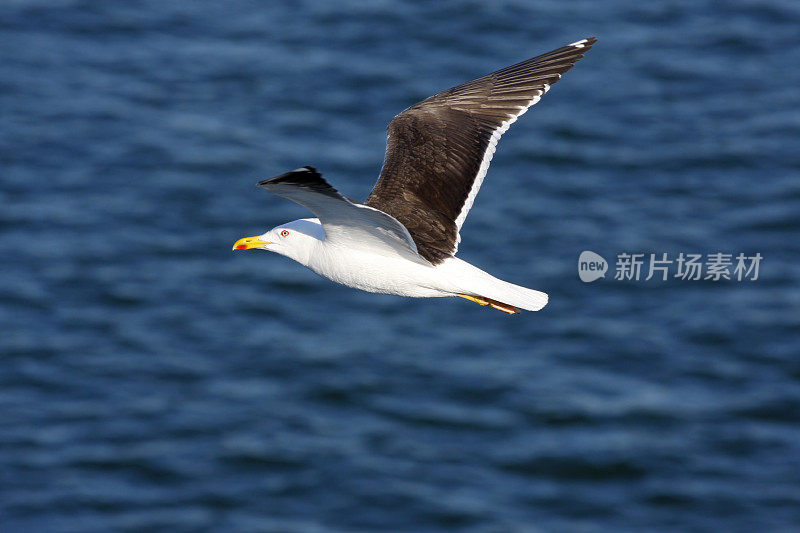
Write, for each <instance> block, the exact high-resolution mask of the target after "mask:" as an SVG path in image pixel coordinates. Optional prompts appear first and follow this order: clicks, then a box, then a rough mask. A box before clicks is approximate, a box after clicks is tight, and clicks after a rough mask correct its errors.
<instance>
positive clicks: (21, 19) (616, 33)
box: [0, 0, 800, 533]
mask: <svg viewBox="0 0 800 533" xmlns="http://www.w3.org/2000/svg"><path fill="white" fill-rule="evenodd" d="M798 28H800V4H798V3H797V2H795V1H791V0H758V1H755V0H740V1H730V2H710V1H697V2H680V1H676V0H675V1H669V0H668V1H659V2H634V1H631V0H628V1H623V0H610V1H606V2H589V1H586V0H580V1H577V2H560V1H553V0H541V1H535V2H533V1H522V0H509V1H494V2H476V1H455V0H446V1H441V2H427V3H415V2H397V1H395V2H385V1H376V2H356V1H352V0H348V1H343V2H323V1H321V0H320V1H303V2H255V1H249V0H230V1H227V2H205V1H201V2H186V1H174V0H172V1H165V0H160V1H155V0H139V1H135V2H91V1H71V0H46V1H45V0H11V1H7V2H3V3H2V5H0V531H3V532H4V533H5V532H86V533H93V532H107V531H124V532H133V531H170V532H177V531H220V532H222V531H224V532H228V531H236V532H260V531H263V532H272V531H286V532H315V531H437V532H438V531H470V532H495V531H497V532H500V531H587V532H589V531H753V530H756V529H758V530H760V531H797V530H798V528H800V357H798V355H799V354H798V352H799V351H800V283H799V282H800V269H798V266H800V214H799V213H800V150H799V149H798V146H800V90H799V89H798V87H800V32H799V31H798ZM591 35H595V36H597V37H598V38H599V41H598V43H597V45H596V46H595V48H594V49H593V50H591V52H589V53H588V54H587V56H586V57H585V58H584V60H582V61H581V62H580V63H579V64H578V65H577V66H576V67H575V68H574V69H573V70H572V71H570V72H569V73H568V74H567V75H565V76H564V78H563V80H561V81H560V82H559V83H558V84H557V85H555V86H554V87H553V90H552V91H550V92H549V93H548V94H547V96H546V97H545V98H543V100H542V101H541V102H540V103H539V104H538V105H537V106H536V107H535V108H534V109H533V110H532V111H531V112H529V113H528V114H526V115H525V116H524V117H523V118H522V119H521V120H520V121H519V122H517V123H516V124H515V125H514V127H513V128H511V130H510V131H509V132H508V133H507V134H506V135H505V136H504V137H503V140H502V142H501V143H500V145H499V149H498V151H497V154H496V155H495V159H494V162H493V164H492V167H491V169H490V172H489V175H488V176H487V179H486V181H485V183H484V186H483V189H482V190H481V194H480V195H479V196H478V199H477V201H476V204H475V207H474V209H473V211H472V213H471V214H470V217H469V219H468V220H467V222H466V224H465V226H464V228H463V232H462V242H461V250H460V252H459V255H460V257H462V258H464V259H466V260H468V261H470V262H472V263H474V264H476V265H477V266H479V267H481V268H484V269H486V270H488V271H489V272H491V273H493V274H495V275H497V276H498V277H501V278H504V279H507V280H509V281H512V282H516V283H519V284H522V285H525V286H529V287H533V288H537V289H540V290H544V291H547V292H548V293H549V294H550V304H549V305H548V307H547V308H545V310H543V311H542V312H539V313H525V314H522V315H517V316H513V317H509V316H506V315H505V314H502V313H499V312H496V311H494V310H490V309H486V308H482V307H479V306H477V305H474V304H472V303H470V302H467V301H465V300H460V299H459V300H458V301H456V300H454V299H436V300H412V299H403V298H399V297H393V296H383V295H373V294H367V293H360V292H357V291H354V290H351V289H348V288H345V287H341V286H337V285H334V284H332V283H331V282H328V281H327V280H324V279H322V278H319V277H317V276H316V275H315V274H313V273H311V272H310V271H307V270H304V269H303V268H302V267H300V266H299V265H297V264H295V263H292V262H291V261H289V260H287V259H285V258H282V257H279V256H277V255H272V254H267V253H261V252H248V253H234V252H231V245H232V244H233V242H234V241H235V240H236V239H238V238H240V237H242V236H249V235H254V234H258V233H261V232H263V231H265V230H267V229H269V228H270V227H272V226H275V225H277V224H280V223H282V222H285V221H287V220H291V219H294V218H300V217H304V216H307V213H306V212H305V211H304V210H303V209H301V208H300V207H298V206H296V205H294V204H291V203H290V202H287V201H285V200H282V199H279V198H276V197H273V196H270V195H269V194H267V193H265V192H263V191H261V190H259V189H256V188H255V187H254V183H255V182H256V181H258V180H259V179H263V178H266V177H270V176H273V175H276V174H280V173H282V172H284V171H286V170H289V169H291V168H295V167H297V166H300V165H304V164H310V165H314V166H316V167H317V168H318V169H319V170H320V171H321V172H323V174H324V175H325V176H326V177H327V179H328V180H329V181H330V182H331V183H332V184H333V185H334V186H336V187H337V188H338V189H339V190H341V191H342V192H343V193H344V194H346V195H348V196H350V197H353V198H364V197H365V196H366V194H367V193H368V191H369V190H370V188H371V186H372V184H373V183H374V181H375V179H376V178H377V175H378V172H379V170H380V166H381V162H382V159H383V150H384V143H385V127H386V124H387V123H388V121H389V120H390V119H391V117H392V116H393V115H394V114H396V113H398V112H400V111H401V110H402V109H404V108H405V107H407V106H409V105H411V104H413V103H415V102H417V101H419V100H421V99H423V98H425V97H427V96H429V95H431V94H433V93H435V92H438V91H440V90H443V89H446V88H448V87H450V86H452V85H455V84H457V83H460V82H463V81H466V80H468V79H471V78H473V77H476V76H479V75H482V74H485V73H487V72H490V71H492V70H495V69H497V68H500V67H503V66H506V65H509V64H511V63H514V62H517V61H520V60H523V59H526V58H528V57H532V56H534V55H537V54H539V53H543V52H546V51H548V50H550V49H553V48H556V47H559V46H561V45H563V44H565V43H569V42H572V41H576V40H578V39H581V38H583V37H587V36H591ZM583 250H592V251H595V252H597V253H599V254H600V255H602V256H603V257H605V258H606V259H607V260H608V261H609V262H610V263H611V267H610V270H609V272H608V273H607V275H606V278H605V279H600V280H597V281H595V282H593V283H583V282H581V281H580V280H579V278H578V274H577V258H578V255H579V254H580V252H581V251H583ZM680 252H685V253H701V254H711V253H716V252H724V253H731V254H738V253H745V254H747V255H752V254H755V253H760V254H761V255H762V256H763V261H762V263H761V265H760V272H759V279H757V280H755V281H750V280H746V281H735V280H731V281H725V280H722V281H717V282H715V281H710V280H709V281H702V280H700V281H690V280H680V279H674V278H673V279H670V280H668V281H665V282H663V281H656V280H650V281H644V280H639V281H635V280H631V281H622V280H614V279H613V277H614V276H613V274H614V262H615V259H616V256H617V255H618V254H620V253H644V254H650V253H657V254H661V253H668V254H670V256H671V257H675V256H677V255H678V254H679V253H680ZM642 277H644V276H642Z"/></svg>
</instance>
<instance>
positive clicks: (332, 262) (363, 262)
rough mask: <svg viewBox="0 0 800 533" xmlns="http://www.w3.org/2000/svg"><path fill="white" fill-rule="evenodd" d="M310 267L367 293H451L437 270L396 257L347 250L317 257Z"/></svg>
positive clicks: (421, 294) (430, 295)
mask: <svg viewBox="0 0 800 533" xmlns="http://www.w3.org/2000/svg"><path fill="white" fill-rule="evenodd" d="M338 251H339V250H337V252H338ZM308 267H309V268H310V269H311V270H313V271H314V272H316V273H317V274H319V275H321V276H324V277H326V278H328V279H330V280H332V281H335V282H336V283H341V284H342V285H347V286H348V287H353V288H355V289H360V290H362V291H367V292H378V293H384V294H397V295H400V296H411V297H433V296H449V295H450V294H451V293H450V292H448V291H447V290H446V287H444V286H443V284H442V282H441V279H440V278H441V276H440V273H439V272H438V271H437V268H436V267H434V266H427V265H423V264H419V263H415V262H413V261H409V260H407V259H403V258H400V257H397V256H394V257H392V256H385V255H379V254H372V253H368V252H362V251H354V250H348V251H346V252H343V253H335V254H331V253H324V254H321V255H318V256H316V257H314V258H312V260H311V261H310V263H309V265H308Z"/></svg>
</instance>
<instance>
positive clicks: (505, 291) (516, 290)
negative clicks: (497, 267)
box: [478, 278, 547, 311]
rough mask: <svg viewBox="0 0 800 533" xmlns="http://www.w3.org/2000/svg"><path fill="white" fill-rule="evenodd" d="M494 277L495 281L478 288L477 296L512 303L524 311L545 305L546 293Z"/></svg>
mask: <svg viewBox="0 0 800 533" xmlns="http://www.w3.org/2000/svg"><path fill="white" fill-rule="evenodd" d="M494 279H495V283H491V284H486V286H485V287H482V288H481V289H479V290H478V293H479V294H478V295H479V296H483V297H484V298H491V299H492V300H497V301H498V302H502V303H504V304H509V305H513V306H514V307H519V308H520V309H525V310H526V311H538V310H540V309H541V308H542V307H544V306H545V305H547V293H544V292H541V291H536V290H533V289H528V288H525V287H521V286H519V285H514V284H513V283H508V282H507V281H503V280H500V279H497V278H494Z"/></svg>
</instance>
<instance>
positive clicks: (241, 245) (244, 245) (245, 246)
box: [236, 244, 247, 250]
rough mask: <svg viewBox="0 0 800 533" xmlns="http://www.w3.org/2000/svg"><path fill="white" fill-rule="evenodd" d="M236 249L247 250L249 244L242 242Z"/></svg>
mask: <svg viewBox="0 0 800 533" xmlns="http://www.w3.org/2000/svg"><path fill="white" fill-rule="evenodd" d="M236 249H237V250H247V245H246V244H240V245H239V246H237V247H236Z"/></svg>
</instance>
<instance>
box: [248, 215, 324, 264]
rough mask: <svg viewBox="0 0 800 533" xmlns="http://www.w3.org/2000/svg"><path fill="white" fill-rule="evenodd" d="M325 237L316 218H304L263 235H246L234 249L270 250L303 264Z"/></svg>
mask: <svg viewBox="0 0 800 533" xmlns="http://www.w3.org/2000/svg"><path fill="white" fill-rule="evenodd" d="M324 238H325V232H324V231H323V229H322V226H321V225H320V223H319V220H317V219H316V218H304V219H301V220H295V221H292V222H288V223H286V224H282V225H280V226H277V227H275V228H272V229H271V230H269V231H268V232H266V233H264V234H263V235H256V236H255V237H244V238H242V239H239V240H238V241H236V242H235V243H234V245H233V249H234V250H253V249H261V250H269V251H270V252H276V253H279V254H281V255H285V256H286V257H289V258H291V259H294V260H295V261H298V262H300V263H303V264H307V263H308V258H309V256H310V254H311V252H312V250H313V249H314V247H315V246H316V245H317V244H319V243H320V242H321V241H322V240H324Z"/></svg>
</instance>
